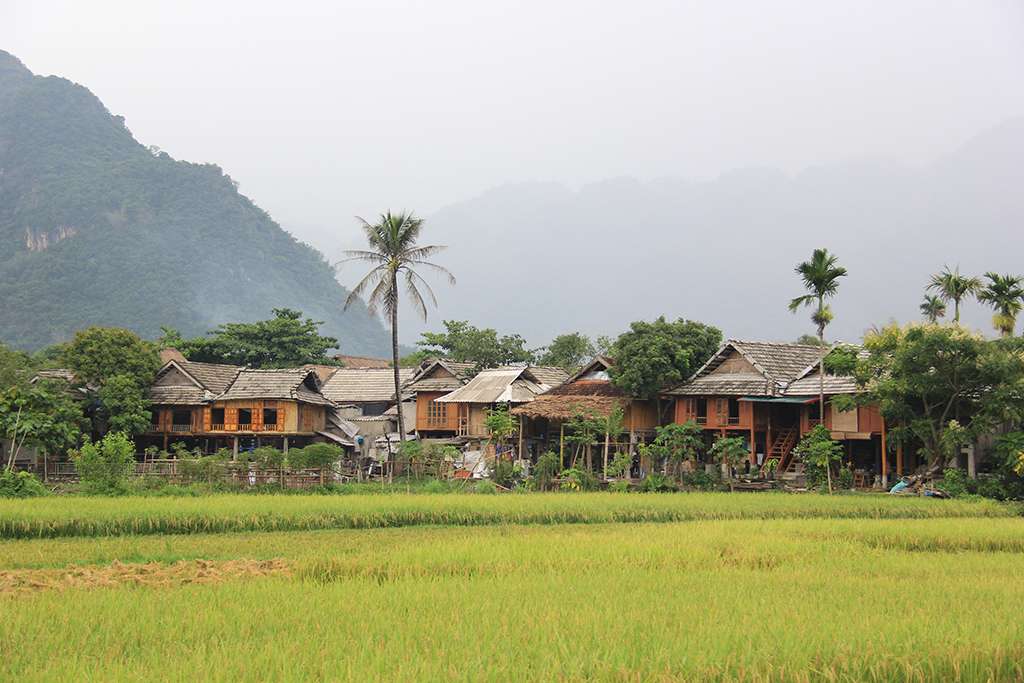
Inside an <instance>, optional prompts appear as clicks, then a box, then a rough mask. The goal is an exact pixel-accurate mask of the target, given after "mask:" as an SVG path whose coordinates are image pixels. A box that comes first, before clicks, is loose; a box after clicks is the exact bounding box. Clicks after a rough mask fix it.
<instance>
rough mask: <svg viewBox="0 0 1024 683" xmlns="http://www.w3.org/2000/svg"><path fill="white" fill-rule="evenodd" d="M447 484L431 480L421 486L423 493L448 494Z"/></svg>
mask: <svg viewBox="0 0 1024 683" xmlns="http://www.w3.org/2000/svg"><path fill="white" fill-rule="evenodd" d="M448 491H449V487H448V484H446V483H444V482H443V481H441V480H439V479H431V480H430V481H428V482H427V483H426V484H424V485H423V493H448Z"/></svg>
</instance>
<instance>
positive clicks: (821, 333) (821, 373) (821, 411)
mask: <svg viewBox="0 0 1024 683" xmlns="http://www.w3.org/2000/svg"><path fill="white" fill-rule="evenodd" d="M824 304H825V301H824V299H821V298H820V297H819V298H818V313H819V314H820V313H821V310H822V308H823V307H824ZM818 342H819V343H820V344H821V355H820V356H819V357H818V420H819V421H820V423H821V426H822V427H824V426H825V326H824V325H822V324H821V323H818Z"/></svg>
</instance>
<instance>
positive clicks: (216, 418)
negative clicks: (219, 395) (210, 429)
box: [210, 408, 224, 425]
mask: <svg viewBox="0 0 1024 683" xmlns="http://www.w3.org/2000/svg"><path fill="white" fill-rule="evenodd" d="M210 422H211V423H213V424H215V425H223V424H224V409H223V408H212V409H211V410H210Z"/></svg>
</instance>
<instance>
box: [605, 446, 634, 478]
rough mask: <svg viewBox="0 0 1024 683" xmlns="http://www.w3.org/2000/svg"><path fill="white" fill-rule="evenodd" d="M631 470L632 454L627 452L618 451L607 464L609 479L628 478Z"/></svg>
mask: <svg viewBox="0 0 1024 683" xmlns="http://www.w3.org/2000/svg"><path fill="white" fill-rule="evenodd" d="M631 469H633V454H632V453H630V452H629V451H619V452H618V453H616V454H615V457H614V458H612V461H611V463H609V464H608V476H609V477H628V476H629V472H630V470H631Z"/></svg>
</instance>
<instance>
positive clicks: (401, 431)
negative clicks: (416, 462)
mask: <svg viewBox="0 0 1024 683" xmlns="http://www.w3.org/2000/svg"><path fill="white" fill-rule="evenodd" d="M391 291H392V293H393V298H392V301H393V303H392V306H391V367H392V368H393V369H394V371H395V401H396V404H397V406H398V445H399V446H401V445H402V442H403V441H405V417H404V416H403V415H402V382H401V379H400V375H399V372H398V273H396V272H394V271H392V273H391ZM388 457H389V458H390V459H391V468H390V471H389V473H388V479H389V480H393V479H394V470H395V461H394V458H393V457H392V456H391V454H390V453H388Z"/></svg>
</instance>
